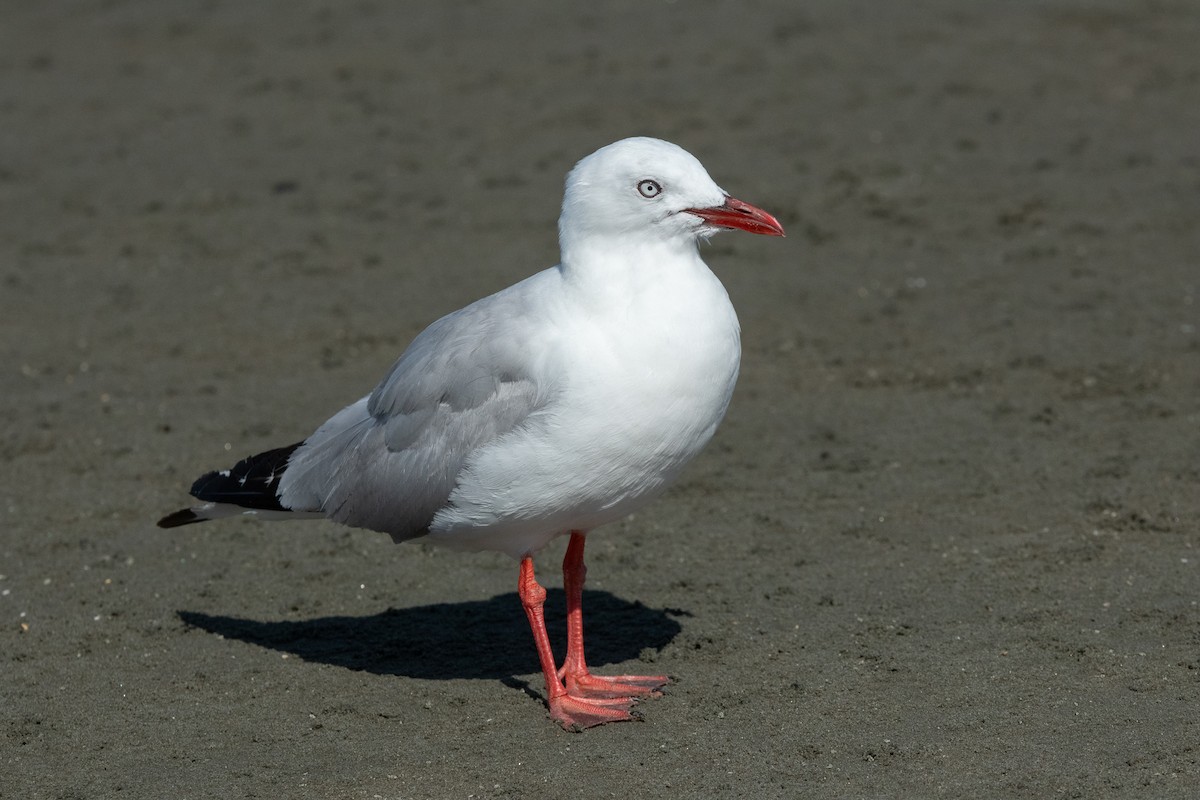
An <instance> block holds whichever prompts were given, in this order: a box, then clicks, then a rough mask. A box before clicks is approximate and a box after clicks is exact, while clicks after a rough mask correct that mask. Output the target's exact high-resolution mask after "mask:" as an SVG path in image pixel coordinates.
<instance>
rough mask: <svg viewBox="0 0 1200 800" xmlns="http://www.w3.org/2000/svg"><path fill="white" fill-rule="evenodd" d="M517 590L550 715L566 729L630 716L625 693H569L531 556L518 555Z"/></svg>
mask: <svg viewBox="0 0 1200 800" xmlns="http://www.w3.org/2000/svg"><path fill="white" fill-rule="evenodd" d="M517 594H518V595H520V597H521V605H523V606H524V607H525V615H526V616H527V617H529V627H530V629H531V630H532V631H533V641H534V644H535V645H536V646H537V651H538V659H539V660H540V661H541V662H542V674H544V675H545V676H546V704H547V705H548V706H549V707H550V716H551V718H552V719H553V720H554V721H555V722H557V723H558V724H559V725H562V726H563V727H564V728H566V729H567V730H577V729H582V728H590V727H592V726H593V725H603V724H604V723H606V722H621V721H623V720H628V719H633V715H632V714H630V713H629V706H630V705H631V704H632V700H631V699H630V698H628V697H621V698H614V699H603V698H595V699H593V698H588V697H580V696H575V695H572V694H568V692H567V689H566V687H565V686H564V685H563V682H562V681H561V680H560V679H559V677H558V671H557V670H556V669H555V668H554V652H553V651H552V650H551V649H550V636H549V635H548V634H547V633H546V618H545V615H544V613H543V610H542V608H543V606H544V605H545V602H546V590H545V589H543V588H542V587H541V585H540V584H538V582H537V579H536V578H534V575H533V559H532V558H530V557H528V556H526V557H525V558H523V559H521V577H520V580H519V581H518V583H517Z"/></svg>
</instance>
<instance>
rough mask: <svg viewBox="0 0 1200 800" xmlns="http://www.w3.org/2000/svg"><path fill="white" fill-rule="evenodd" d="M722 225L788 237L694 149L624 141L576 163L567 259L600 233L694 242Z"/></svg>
mask: <svg viewBox="0 0 1200 800" xmlns="http://www.w3.org/2000/svg"><path fill="white" fill-rule="evenodd" d="M723 228H740V229H742V230H746V231H749V232H751V233H762V234H767V235H772V236H782V235H783V228H782V227H781V226H780V224H779V222H778V221H777V220H776V219H775V218H774V217H772V216H771V215H770V214H768V213H767V212H765V211H763V210H761V209H759V208H755V207H754V206H752V205H750V204H748V203H743V202H742V201H740V200H735V199H734V198H732V197H730V196H729V195H728V194H726V193H725V191H724V190H723V189H721V187H720V186H717V184H716V183H714V182H713V179H712V178H710V177H709V176H708V172H707V171H705V169H704V166H703V165H702V164H701V163H700V162H699V161H697V160H696V158H695V156H693V155H692V154H691V153H689V152H687V151H686V150H684V149H683V148H681V147H679V146H678V145H674V144H671V143H670V142H664V141H662V140H661V139H651V138H648V137H635V138H631V139H622V140H621V141H619V142H615V143H613V144H610V145H608V146H607V147H602V148H600V149H599V150H597V151H596V152H594V153H592V154H591V155H590V156H588V157H587V158H585V159H583V160H582V161H580V162H579V163H578V164H576V165H575V168H574V169H573V170H571V172H570V173H569V174H568V175H567V182H566V193H565V195H564V197H563V208H562V216H561V217H559V220H558V231H559V241H560V243H561V246H562V249H563V257H564V259H565V258H567V251H568V250H570V249H571V248H572V247H573V246H574V245H576V244H580V243H582V242H584V241H587V240H589V239H593V238H597V237H599V238H601V239H608V240H610V241H613V240H618V241H623V242H629V243H636V242H637V241H638V240H645V241H648V242H654V243H665V242H671V241H680V242H687V243H694V242H695V241H696V240H697V239H698V238H701V237H708V236H711V235H712V234H714V233H716V232H717V231H719V230H721V229H723Z"/></svg>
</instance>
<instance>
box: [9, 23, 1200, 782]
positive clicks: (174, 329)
mask: <svg viewBox="0 0 1200 800" xmlns="http://www.w3.org/2000/svg"><path fill="white" fill-rule="evenodd" d="M517 5H518V4H508V3H500V2H475V3H462V4H458V3H446V4H433V3H424V4H400V3H384V2H374V1H373V0H363V2H357V3H318V2H312V3H294V2H283V0H278V1H277V2H263V3H235V2H224V3H222V2H195V3H185V2H77V3H49V2H47V3H18V2H5V3H4V4H3V6H4V8H3V12H2V13H3V23H2V24H0V282H2V284H0V381H2V385H3V392H2V393H0V404H2V405H0V414H2V420H3V421H2V422H0V465H2V467H3V473H2V474H3V482H2V484H0V519H2V520H3V524H2V528H0V665H2V666H0V692H2V702H0V731H2V735H0V797H3V798H6V800H7V798H14V799H15V798H107V797H118V796H119V797H139V798H140V797H146V798H161V797H172V798H207V797H271V798H282V797H319V798H467V797H481V798H482V797H530V798H561V797H568V796H571V797H610V796H615V797H756V798H758V797H800V796H803V797H818V798H819V797H973V798H974V797H998V798H1027V797H1060V796H1061V797H1082V798H1105V797H1133V796H1138V797H1179V798H1185V797H1186V798H1191V797H1196V796H1197V793H1198V792H1200V724H1198V723H1197V719H1198V711H1200V607H1198V606H1197V602H1198V600H1200V592H1198V589H1200V331H1198V328H1200V313H1198V312H1200V134H1198V133H1197V132H1198V131H1200V50H1198V49H1197V47H1196V42H1197V41H1200V6H1197V5H1196V4H1195V3H1189V2H1171V0H1155V1H1154V2H1144V3H1140V2H1123V3H1118V2H1102V3H1094V2H1069V1H1067V0H1057V1H1055V2H1038V3H1032V2H1029V3H1014V2H1009V3H992V4H984V3H963V2H949V0H947V2H940V3H938V2H930V3H919V4H911V3H904V4H887V3H882V2H879V3H846V2H840V1H835V0H824V1H822V2H808V3H804V4H798V3H788V2H778V3H766V2H763V3H732V2H730V3H718V2H695V1H694V0H679V1H678V2H674V3H660V2H636V3H635V2H626V3H612V4H594V5H593V7H592V8H590V9H588V10H579V9H581V7H582V5H583V4H567V3H554V2H543V3H534V2H528V3H522V4H519V9H518V8H513V6H517ZM641 133H645V134H651V135H656V136H661V137H663V138H667V139H671V140H674V141H676V142H678V143H680V144H682V145H683V146H685V147H687V148H688V149H689V150H691V151H693V152H694V153H695V154H696V155H698V156H699V157H700V158H701V160H703V161H704V162H705V164H706V165H707V166H708V167H709V169H710V171H711V172H712V173H713V175H714V177H715V178H716V179H717V181H718V182H719V183H721V184H722V185H723V186H725V187H726V188H727V189H729V190H730V191H731V192H734V193H735V194H736V195H738V196H740V197H743V198H744V199H746V200H749V201H752V202H755V203H758V204H760V205H762V206H764V207H766V208H768V209H771V210H773V211H775V212H776V213H777V214H778V215H779V216H780V218H781V220H782V221H783V222H784V224H785V225H786V226H788V228H789V231H790V236H789V238H787V239H786V240H782V241H780V240H767V239H765V238H760V237H751V236H746V235H733V234H729V235H725V236H722V237H719V238H718V239H717V240H716V241H715V242H714V244H713V245H712V246H711V247H710V248H709V249H708V250H707V256H706V258H707V260H708V261H709V263H710V264H711V265H712V266H713V267H714V269H715V271H716V272H717V273H718V274H719V275H720V276H721V277H722V279H723V280H724V281H725V283H726V286H727V287H728V289H729V291H730V294H731V296H732V297H733V300H734V304H735V305H736V306H737V308H738V309H739V313H740V315H741V318H742V321H743V329H744V337H743V338H744V345H745V358H744V362H743V371H742V380H741V383H740V385H739V388H738V391H737V394H736V396H735V399H734V404H733V407H732V409H731V412H730V415H729V418H728V419H727V421H726V423H725V425H724V427H723V428H722V430H721V431H720V433H719V434H718V436H717V439H716V441H715V442H714V443H713V445H712V446H710V448H709V449H708V450H707V451H706V452H705V454H704V455H703V456H702V457H701V459H699V460H698V462H697V463H696V464H694V465H693V467H692V468H691V469H690V471H688V472H687V474H686V475H685V477H684V479H683V480H682V482H681V483H680V484H679V485H678V486H677V487H676V488H675V489H674V490H673V491H672V492H670V493H669V494H668V495H667V496H666V497H664V498H663V499H662V500H660V501H659V502H658V503H657V504H656V505H654V506H653V507H652V508H650V509H649V510H647V511H646V512H644V513H641V514H639V515H638V516H637V517H636V518H633V519H630V520H627V521H626V522H624V523H622V524H620V525H615V526H612V528H611V529H609V530H607V531H604V532H602V533H600V534H597V535H595V536H593V537H592V541H591V546H590V548H589V551H590V564H591V567H592V569H591V573H590V580H591V582H590V584H589V586H590V591H589V594H588V597H587V602H588V603H589V605H590V615H589V625H590V629H589V630H590V631H591V632H592V633H593V634H594V635H593V642H592V645H593V652H592V656H593V660H594V661H596V662H597V665H599V666H602V667H604V668H607V669H608V670H610V671H611V670H630V669H633V670H637V669H642V670H643V671H644V670H647V669H650V670H654V671H664V672H667V673H669V674H670V675H672V676H673V677H674V682H673V683H672V685H671V689H670V693H669V695H668V696H666V697H663V698H661V699H658V700H655V701H653V702H651V703H647V704H645V705H643V706H642V708H643V710H644V713H645V720H644V722H641V723H637V724H625V725H613V726H607V727H605V728H600V729H596V730H592V731H588V732H586V733H583V734H568V733H565V732H563V731H561V730H558V729H556V728H555V727H554V726H553V725H551V724H550V722H549V721H548V720H547V718H546V713H545V710H544V707H543V706H542V704H541V702H540V699H539V697H540V692H541V679H540V675H539V674H538V673H537V665H536V660H535V657H534V653H533V648H532V644H531V642H530V640H529V638H528V633H527V630H526V627H525V623H524V618H523V615H522V612H521V609H520V607H519V604H518V602H517V599H516V595H515V584H516V572H517V571H516V566H515V564H513V563H512V562H511V561H509V560H508V559H506V558H504V557H502V556H498V555H492V554H479V555H466V556H464V555H459V554H454V553H448V552H444V551H439V550H435V549H433V548H430V547H427V546H422V545H409V546H404V547H396V546H393V545H392V544H391V543H390V542H389V541H388V539H387V537H385V536H382V535H379V534H373V533H369V532H363V531H352V530H347V529H344V528H339V527H338V526H335V525H332V524H325V523H304V524H300V523H296V524H291V525H283V526H267V525H262V524H254V523H251V522H243V521H232V522H223V523H214V524H209V525H206V526H198V527H190V528H185V529H181V530H178V531H175V532H171V533H166V532H162V531H159V530H158V529H156V528H154V526H153V524H154V521H155V520H156V519H157V518H158V516H159V515H160V514H162V513H164V512H167V511H171V510H174V509H175V508H177V507H179V506H180V505H182V504H183V502H184V500H185V491H186V488H187V486H188V485H189V484H190V481H191V480H192V478H194V477H195V476H196V475H198V474H199V473H201V472H203V471H205V470H208V469H211V468H216V467H222V466H225V465H226V464H227V463H228V462H229V460H230V459H231V458H235V457H240V456H242V455H245V454H247V453H250V452H253V451H256V450H259V449H264V448H267V447H270V446H275V445H279V444H284V443H288V442H291V441H294V440H296V439H298V438H301V437H302V436H304V435H306V434H307V433H309V432H310V430H311V429H312V428H313V426H315V425H316V424H318V423H319V422H321V421H322V420H324V419H325V418H326V416H327V415H328V414H329V413H331V412H332V411H334V410H336V409H338V408H340V407H341V406H342V405H343V404H345V403H348V402H350V401H352V400H354V399H356V398H357V397H359V396H360V395H361V394H363V393H365V392H366V391H367V390H368V389H369V388H370V387H371V386H372V385H373V384H374V383H375V381H376V380H377V379H378V378H379V377H380V376H381V375H382V373H383V372H384V370H385V369H386V368H387V367H388V366H389V365H390V363H391V362H392V360H393V358H394V357H395V356H396V355H397V354H398V353H399V352H400V350H401V349H402V348H403V347H404V345H405V344H406V343H407V341H408V340H409V339H410V338H411V337H412V336H413V335H414V334H415V333H416V332H418V331H419V330H420V329H421V328H422V327H424V326H425V325H426V324H428V323H429V322H430V321H432V320H433V319H435V318H436V317H438V316H440V315H441V314H442V313H445V312H446V311H449V310H452V309H454V308H457V307H459V306H460V305H462V304H464V303H466V302H468V301H470V300H472V299H474V298H476V297H478V296H481V295H483V294H486V293H489V292H491V291H493V290H495V289H498V288H501V287H502V286H505V285H507V284H509V283H511V282H513V281H515V280H517V279H519V278H521V277H523V276H525V275H527V274H529V273H531V272H533V271H535V270H537V269H540V268H542V267H545V266H549V265H550V264H553V263H554V261H555V258H556V254H557V251H556V243H555V230H554V221H555V219H556V216H557V213H558V204H559V200H560V192H561V181H562V177H563V175H564V174H565V172H566V171H567V169H569V168H570V166H571V165H572V163H573V162H574V161H575V160H576V159H578V158H579V157H581V156H583V155H585V154H587V153H588V152H590V151H592V150H593V149H595V148H596V147H598V146H600V145H602V144H605V143H607V142H609V141H612V140H614V139H617V138H621V137H623V136H626V135H631V134H641ZM562 549H563V548H562V545H561V543H560V544H559V545H558V546H554V547H551V548H550V549H549V550H548V551H547V552H546V553H545V554H544V555H543V557H542V559H541V560H540V562H539V563H540V565H541V575H542V576H543V577H544V578H545V579H546V581H547V583H549V584H550V585H551V586H553V587H556V588H555V589H554V590H553V591H552V593H551V602H552V603H555V604H556V603H560V602H561V599H562V595H561V591H559V590H558V589H557V586H558V576H557V574H556V572H557V561H558V559H559V558H560V557H561V554H562ZM559 619H561V618H559ZM556 629H557V626H556Z"/></svg>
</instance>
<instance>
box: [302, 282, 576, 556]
mask: <svg viewBox="0 0 1200 800" xmlns="http://www.w3.org/2000/svg"><path fill="white" fill-rule="evenodd" d="M557 279H558V277H557V271H556V270H547V271H546V272H543V273H539V274H537V275H534V276H533V277H532V278H529V279H528V280H529V281H546V280H557ZM523 283H524V282H523ZM522 285H523V284H517V285H516V286H513V287H511V288H510V289H507V290H505V291H503V292H501V293H499V294H495V295H492V296H490V297H486V298H484V299H482V300H480V301H478V302H477V303H474V304H472V305H470V306H467V307H466V308H464V309H462V310H460V311H457V312H455V313H453V314H450V315H448V316H446V317H443V318H442V319H440V320H438V321H437V322H435V323H434V324H433V325H431V326H429V327H428V328H427V329H426V330H425V331H424V332H423V333H422V334H421V335H420V336H418V337H417V338H416V339H415V340H414V341H413V343H412V344H411V345H410V346H409V348H408V349H407V350H406V351H405V352H404V354H403V355H402V356H401V357H400V358H399V359H398V360H397V361H396V363H395V364H394V365H393V366H392V368H391V370H390V371H389V372H388V375H387V377H385V378H384V379H383V381H382V382H380V384H379V385H378V386H377V387H376V388H375V391H373V392H372V393H371V394H370V395H368V396H367V397H364V398H362V399H361V400H359V401H358V402H357V403H354V404H353V405H351V406H348V407H346V408H345V409H343V410H342V411H341V412H339V413H338V414H336V415H335V416H334V417H333V418H331V419H330V420H329V421H328V422H326V423H325V424H324V425H322V426H321V427H320V429H318V430H317V432H316V433H314V434H313V435H312V436H310V437H309V438H308V439H307V440H305V442H304V443H303V444H302V445H301V446H300V447H299V448H298V449H297V450H296V451H295V453H293V454H292V457H291V459H290V461H289V462H288V468H287V471H286V472H285V474H284V476H283V479H282V482H281V484H280V493H279V496H280V500H281V502H282V504H283V505H284V506H285V507H286V508H290V509H294V510H296V511H322V512H324V513H325V514H326V515H328V516H329V517H330V518H332V519H334V520H337V521H338V522H342V523H345V524H347V525H352V526H355V527H361V528H370V529H372V530H378V531H383V532H385V533H388V534H390V535H391V536H392V538H393V539H395V540H396V541H403V540H405V539H411V538H414V537H417V536H421V535H423V534H424V533H426V532H427V529H428V526H429V523H430V522H431V521H432V520H433V517H434V515H435V514H437V512H438V511H439V510H440V509H442V508H444V507H445V506H446V504H447V502H448V499H449V497H450V495H451V493H452V492H453V491H454V487H455V485H456V483H457V480H458V477H459V475H460V474H461V472H462V470H463V468H464V466H466V464H467V463H468V461H469V459H470V458H471V455H472V453H474V452H475V451H476V450H478V449H479V448H480V447H483V446H485V445H487V444H488V443H490V442H492V441H494V440H496V439H497V438H499V437H502V436H504V435H505V434H507V433H509V432H511V431H513V430H515V429H516V428H518V427H519V426H521V425H522V423H524V422H525V421H526V420H527V419H528V418H529V417H530V415H531V414H533V413H535V412H536V411H537V410H538V409H539V408H541V407H542V406H544V405H545V402H546V400H547V398H548V396H549V394H550V393H551V392H552V390H553V387H550V386H547V385H546V382H545V380H544V379H542V378H541V376H542V375H544V374H545V371H544V370H543V369H542V367H543V366H544V365H542V364H538V363H531V361H530V358H529V353H530V352H546V351H547V350H551V351H552V350H554V349H555V348H545V346H544V345H545V342H542V343H541V345H542V346H541V347H539V348H536V349H535V348H531V347H530V346H529V345H530V342H529V341H527V337H524V336H522V335H520V332H521V331H526V330H535V329H537V326H531V325H527V324H525V323H526V322H527V320H525V319H524V317H525V316H526V315H527V312H528V310H527V309H526V308H525V307H524V305H525V303H524V300H523V296H524V295H523V294H522V292H521V291H519V290H518V287H521V286H522Z"/></svg>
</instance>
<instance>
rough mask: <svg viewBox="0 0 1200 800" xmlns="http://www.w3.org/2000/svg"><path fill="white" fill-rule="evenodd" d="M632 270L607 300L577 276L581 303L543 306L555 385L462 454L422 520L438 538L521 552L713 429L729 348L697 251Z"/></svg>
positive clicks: (733, 337)
mask: <svg viewBox="0 0 1200 800" xmlns="http://www.w3.org/2000/svg"><path fill="white" fill-rule="evenodd" d="M693 253H694V251H693ZM634 281H635V282H636V283H637V284H638V285H636V286H629V285H624V286H615V287H611V288H612V289H613V292H614V294H613V297H617V298H620V301H619V302H611V301H610V298H607V297H603V296H602V297H599V298H598V297H597V295H596V288H595V287H588V288H587V291H586V292H581V293H580V295H579V297H580V298H583V299H582V302H583V303H585V304H586V305H587V306H588V309H587V313H582V309H581V308H572V306H573V305H574V301H571V300H568V301H567V302H563V303H560V304H559V306H558V307H556V308H554V309H552V310H549V311H548V313H551V314H552V315H553V316H554V317H555V320H556V324H555V325H554V326H553V329H554V330H555V331H556V335H557V337H558V341H557V342H556V343H555V344H556V347H557V349H558V356H557V358H555V359H551V360H549V361H548V362H547V363H548V367H549V368H550V369H554V370H556V371H557V372H558V374H559V375H560V378H559V380H558V381H557V382H556V385H555V387H554V392H555V395H554V397H553V399H552V400H551V401H550V402H548V403H547V404H546V406H545V407H544V408H543V409H542V410H541V411H539V412H538V413H536V414H535V415H534V416H533V417H532V418H531V419H530V420H529V421H528V424H526V425H523V426H522V427H521V428H520V429H518V430H516V431H513V432H512V433H510V434H508V435H506V436H504V437H502V438H501V439H499V440H497V441H496V442H494V443H492V444H491V445H489V446H487V447H484V448H482V449H481V450H480V451H479V452H478V453H477V454H476V455H474V456H473V457H472V458H471V459H470V461H469V462H468V467H467V469H466V470H465V471H464V473H463V474H462V475H461V476H460V479H459V481H458V485H457V487H456V489H455V490H454V492H453V494H452V495H451V497H450V503H449V504H448V505H447V506H446V507H445V508H444V509H442V511H440V512H439V513H438V514H437V516H436V517H435V518H434V521H433V524H432V525H431V528H430V531H431V535H432V536H433V537H434V538H435V539H436V540H437V541H438V542H439V543H440V544H446V545H450V546H458V547H464V548H469V549H489V550H501V551H504V552H509V553H510V554H512V555H514V556H520V555H523V554H525V553H528V552H533V551H536V550H537V549H539V548H541V547H543V546H544V545H545V544H546V543H547V542H549V541H550V540H551V539H553V538H554V537H555V536H557V535H559V534H562V533H565V532H567V531H569V530H572V529H582V530H590V529H592V528H595V527H597V526H599V525H603V524H605V523H608V522H612V521H614V520H616V519H620V518H621V517H623V516H625V515H627V514H629V513H631V512H632V511H634V510H636V509H637V508H639V507H641V506H642V505H644V504H645V503H646V502H648V501H649V500H651V499H653V498H654V497H655V496H656V495H658V494H659V493H660V492H661V491H662V490H663V489H665V488H666V487H667V485H669V484H670V482H671V481H673V480H674V479H675V478H676V477H677V476H678V474H679V472H680V471H681V470H682V469H683V467H684V466H685V465H686V464H687V463H688V462H689V461H690V460H691V459H692V458H693V457H694V456H695V455H696V454H697V453H699V452H700V450H701V449H702V448H703V447H704V446H705V445H706V444H707V443H708V441H709V440H710V439H711V438H712V435H713V433H714V432H715V431H716V428H717V425H718V423H720V421H721V418H722V417H723V416H724V414H725V409H726V408H727V407H728V404H729V399H730V396H731V394H732V392H733V386H734V383H735V381H736V380H737V373H738V365H739V360H740V342H739V329H738V322H737V317H736V315H735V313H734V310H733V307H732V306H731V305H730V303H729V298H728V296H727V295H726V293H725V290H724V287H722V286H721V284H720V282H719V281H718V280H717V279H716V277H715V276H714V275H713V274H712V273H711V272H709V270H708V268H707V267H705V266H704V264H703V262H702V261H700V259H699V256H698V255H693V260H692V261H690V262H688V263H682V264H676V265H675V269H674V270H673V271H668V272H667V273H666V274H655V273H648V274H647V275H641V276H638V277H636V278H634ZM610 284H611V282H610ZM565 294H566V296H568V297H570V293H569V292H568V293H565ZM555 362H556V363H555Z"/></svg>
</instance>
